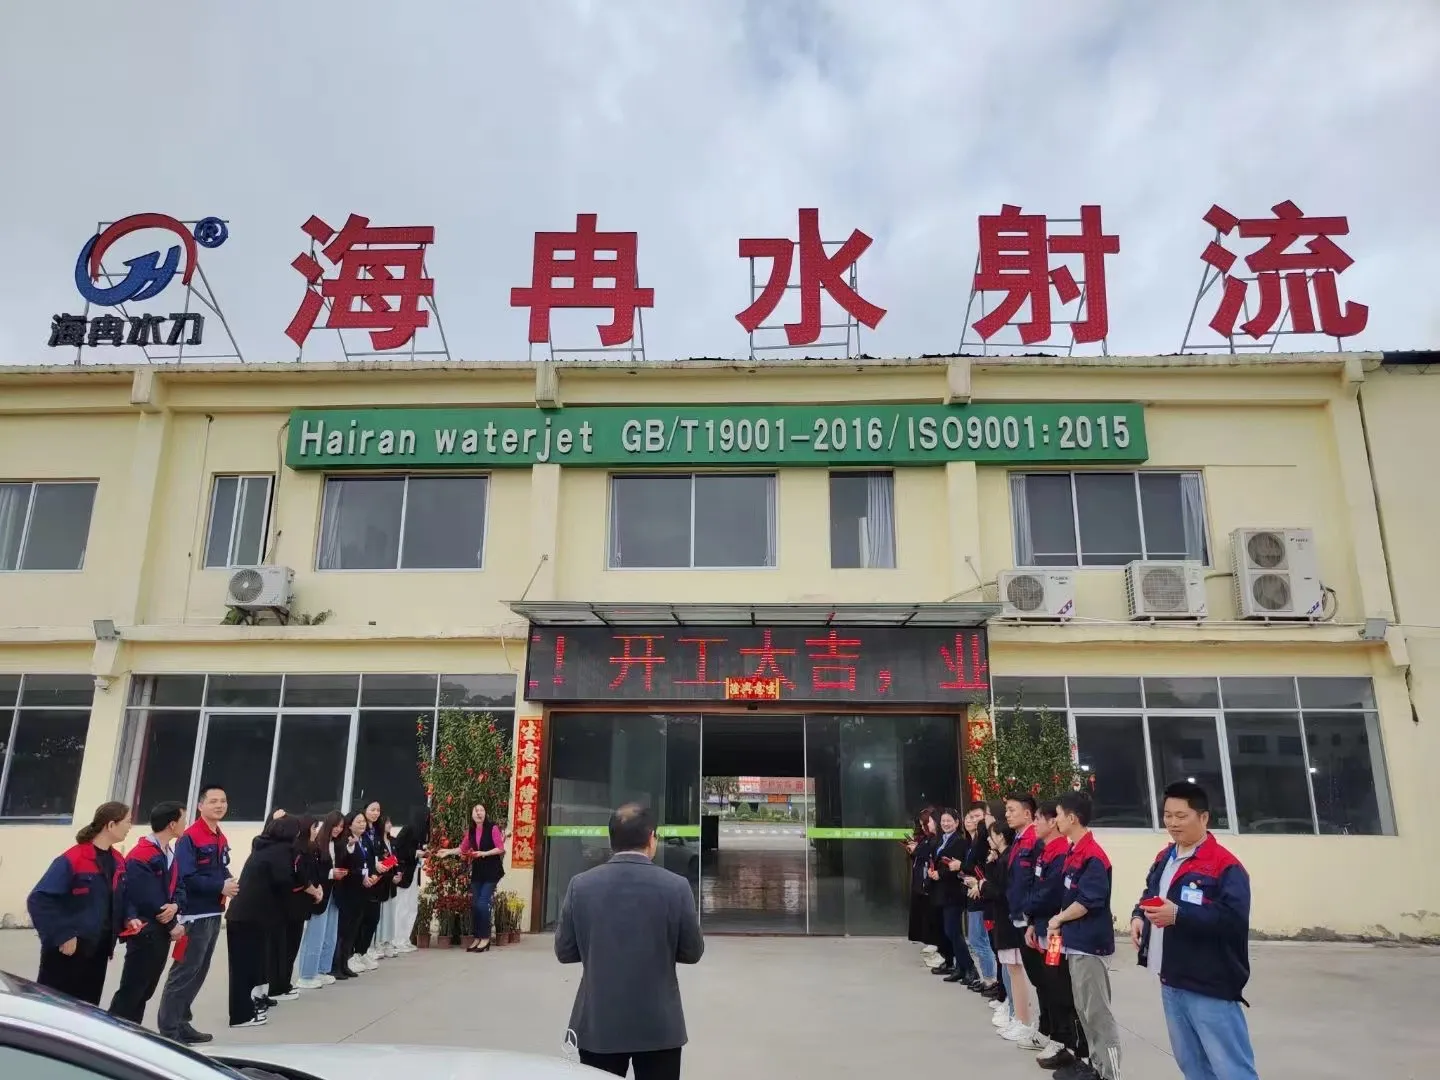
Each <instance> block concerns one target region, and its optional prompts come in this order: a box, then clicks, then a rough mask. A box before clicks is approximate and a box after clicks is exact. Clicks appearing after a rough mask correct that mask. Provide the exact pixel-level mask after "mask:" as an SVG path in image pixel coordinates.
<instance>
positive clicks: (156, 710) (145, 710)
mask: <svg viewBox="0 0 1440 1080" xmlns="http://www.w3.org/2000/svg"><path fill="white" fill-rule="evenodd" d="M86 680H87V685H88V682H89V677H88V676H87V677H86ZM5 686H6V684H5V682H4V679H3V677H0V710H4V711H0V716H3V717H8V716H9V711H8V710H5V706H6V705H7V704H11V705H13V694H12V699H11V700H9V701H8V702H7V699H6V698H5ZM43 689H44V687H43V686H40V685H38V684H37V692H38V691H39V690H43ZM515 689H516V679H515V676H514V675H508V674H507V675H438V676H437V675H399V674H396V675H354V674H339V675H323V674H315V675H310V674H296V675H208V676H207V675H153V676H137V677H136V678H135V679H134V680H133V682H132V685H131V696H130V707H129V709H128V710H127V719H126V724H125V737H124V744H123V748H122V751H121V775H120V777H119V780H118V782H117V785H116V791H115V795H116V797H117V798H120V799H123V800H125V801H127V802H131V803H133V804H134V805H135V806H136V807H137V808H138V809H137V813H142V814H143V813H148V812H149V807H152V806H154V805H155V804H156V803H157V802H161V801H164V800H168V799H174V800H177V801H180V802H185V803H192V802H193V801H194V798H195V795H196V794H197V792H196V786H197V785H198V784H200V783H202V782H213V783H218V784H220V785H222V786H223V787H224V788H225V789H226V793H227V794H228V795H229V798H230V820H232V821H238V822H253V821H263V820H265V819H267V818H268V817H269V816H270V814H271V813H273V812H274V810H275V809H276V808H284V809H286V810H288V811H290V812H291V813H297V814H298V813H309V814H319V813H324V812H326V811H328V810H332V809H337V808H344V807H347V806H352V805H359V804H360V803H361V802H362V801H363V802H369V801H370V800H371V799H378V800H380V802H381V804H382V805H383V806H384V807H385V808H386V809H387V811H389V813H390V814H391V816H392V819H393V820H394V821H395V822H396V823H397V824H401V823H404V822H406V821H408V820H409V819H410V817H411V815H412V814H413V813H414V812H415V811H417V810H421V809H423V808H424V807H425V788H424V785H423V784H422V783H421V782H420V774H419V768H418V763H419V759H418V744H419V742H420V740H421V739H423V740H425V741H426V742H427V743H428V744H430V745H431V746H432V747H433V745H434V733H435V717H436V711H437V709H451V708H453V709H462V710H465V711H469V712H477V713H487V714H489V715H490V716H492V717H494V719H495V723H496V726H497V727H499V728H500V730H501V731H502V732H503V733H504V735H505V737H506V738H507V739H510V738H513V731H514V716H515ZM60 704H64V702H63V701H61V702H60ZM22 711H23V710H22ZM6 722H8V720H7V721H6ZM82 736H83V732H82ZM77 777H78V765H77Z"/></svg>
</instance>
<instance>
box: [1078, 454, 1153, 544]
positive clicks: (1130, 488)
mask: <svg viewBox="0 0 1440 1080" xmlns="http://www.w3.org/2000/svg"><path fill="white" fill-rule="evenodd" d="M1075 514H1076V517H1078V518H1079V520H1080V558H1081V561H1082V563H1083V564H1084V565H1085V566H1123V565H1125V564H1126V563H1128V562H1133V561H1135V560H1136V559H1142V558H1144V555H1143V553H1142V550H1141V546H1140V511H1139V503H1138V502H1137V501H1136V498H1135V474H1134V473H1076V474H1075Z"/></svg>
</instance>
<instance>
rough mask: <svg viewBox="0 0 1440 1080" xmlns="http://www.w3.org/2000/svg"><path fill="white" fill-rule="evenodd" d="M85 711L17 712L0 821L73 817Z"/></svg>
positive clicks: (86, 719)
mask: <svg viewBox="0 0 1440 1080" xmlns="http://www.w3.org/2000/svg"><path fill="white" fill-rule="evenodd" d="M89 729H90V710H89V709H20V710H19V711H18V712H17V713H16V714H15V718H14V728H13V732H14V734H13V736H12V738H11V739H10V745H9V746H8V747H7V748H6V753H7V755H8V757H9V759H10V761H9V766H10V767H9V772H8V775H7V776H6V777H5V790H4V792H3V798H0V818H68V817H71V816H72V815H73V814H74V813H75V795H76V792H77V791H79V788H80V766H81V764H82V762H83V761H84V760H85V735H86V732H88V731H89Z"/></svg>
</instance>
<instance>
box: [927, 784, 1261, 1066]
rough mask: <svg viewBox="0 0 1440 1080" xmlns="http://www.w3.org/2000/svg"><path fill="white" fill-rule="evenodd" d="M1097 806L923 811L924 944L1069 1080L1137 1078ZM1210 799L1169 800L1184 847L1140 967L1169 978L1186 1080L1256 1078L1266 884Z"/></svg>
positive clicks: (1159, 864) (1149, 889) (1159, 882)
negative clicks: (1094, 820) (1118, 995)
mask: <svg viewBox="0 0 1440 1080" xmlns="http://www.w3.org/2000/svg"><path fill="white" fill-rule="evenodd" d="M1091 814H1092V804H1091V800H1090V797H1089V796H1088V795H1086V794H1084V793H1082V792H1068V793H1066V794H1064V795H1062V796H1060V797H1059V798H1058V799H1056V800H1054V801H1047V802H1038V803H1037V801H1036V800H1035V799H1034V798H1033V797H1032V796H1030V795H1029V794H1026V793H1023V792H1016V793H1012V794H1010V795H1008V796H1006V798H1005V799H1004V800H1003V801H1001V802H997V803H985V802H974V803H971V804H970V805H969V806H968V807H967V808H966V811H965V814H964V815H963V817H962V816H961V814H960V813H959V811H958V810H955V809H951V808H948V807H943V808H942V807H927V808H925V809H924V810H922V811H921V813H920V814H919V816H918V818H917V820H916V827H915V834H914V836H913V837H912V838H911V839H910V840H909V841H907V842H906V844H905V846H906V850H907V851H908V852H909V853H910V856H911V875H912V876H911V884H912V889H911V910H910V939H911V940H912V941H915V942H918V943H920V944H921V945H923V946H924V951H925V955H926V962H927V964H928V965H929V967H930V969H931V971H932V972H933V973H934V974H935V975H937V976H940V977H942V978H943V979H944V981H945V982H948V983H960V984H963V985H965V986H967V987H968V988H969V989H970V990H973V991H974V992H976V993H977V994H979V995H980V996H981V997H982V998H984V999H985V1000H987V1001H988V1002H989V1003H990V1005H991V1007H992V1009H993V1010H994V1016H993V1017H992V1020H991V1022H992V1024H993V1025H994V1026H995V1027H996V1029H997V1034H998V1035H999V1036H1000V1037H1001V1038H1003V1039H1006V1040H1008V1041H1009V1042H1012V1043H1014V1044H1015V1045H1016V1046H1018V1047H1019V1048H1020V1049H1022V1050H1029V1051H1035V1052H1037V1058H1036V1061H1037V1064H1039V1066H1040V1067H1041V1068H1042V1069H1047V1070H1053V1071H1054V1073H1055V1076H1056V1077H1057V1078H1059V1080H1093V1078H1095V1077H1100V1078H1103V1080H1121V1075H1122V1074H1121V1055H1120V1040H1119V1029H1118V1026H1117V1025H1116V1022H1115V1017H1114V1015H1113V1013H1112V1012H1111V1008H1110V976H1109V961H1108V958H1109V957H1110V956H1111V955H1113V954H1114V952H1115V928H1114V923H1113V919H1112V914H1111V889H1112V885H1113V881H1112V870H1111V866H1110V860H1109V858H1108V857H1107V856H1106V854H1105V851H1104V850H1103V849H1102V848H1101V846H1100V844H1099V843H1098V841H1097V840H1096V838H1095V834H1094V833H1093V832H1091V831H1090V820H1091ZM1209 821H1210V804H1209V799H1208V797H1207V795H1206V793H1205V791H1204V789H1202V788H1200V787H1199V786H1197V785H1195V784H1192V783H1187V782H1181V783H1176V784H1172V785H1170V787H1168V788H1167V789H1166V790H1165V808H1164V823H1165V828H1166V830H1167V832H1168V833H1169V834H1170V838H1171V841H1172V842H1171V843H1170V844H1168V845H1167V846H1166V847H1165V848H1164V849H1163V850H1162V851H1161V852H1160V854H1159V855H1158V856H1157V857H1156V860H1155V863H1154V865H1153V866H1152V867H1151V869H1150V873H1149V874H1148V876H1147V878H1146V882H1145V887H1144V889H1143V891H1142V893H1141V895H1140V898H1139V901H1138V902H1137V904H1136V905H1135V907H1134V909H1133V910H1132V912H1131V917H1130V923H1129V933H1130V939H1131V941H1132V943H1133V944H1134V945H1135V947H1136V948H1137V949H1138V950H1139V958H1140V964H1141V966H1143V967H1146V968H1148V969H1149V970H1150V971H1151V972H1153V973H1154V974H1156V975H1157V976H1158V977H1159V979H1160V982H1161V984H1162V998H1163V1002H1164V1008H1165V1019H1166V1025H1167V1028H1168V1030H1169V1035H1170V1043H1171V1049H1172V1052H1173V1053H1174V1055H1175V1060H1176V1063H1177V1064H1178V1065H1179V1067H1180V1070H1181V1072H1182V1074H1183V1075H1184V1076H1185V1077H1186V1080H1215V1078H1217V1077H1224V1078H1225V1080H1256V1072H1255V1056H1254V1052H1253V1050H1252V1048H1251V1044H1250V1033H1249V1029H1248V1027H1247V1025H1246V1021H1245V1016H1244V1014H1243V1012H1242V1011H1241V1006H1242V1005H1243V1004H1246V1003H1245V1001H1244V998H1243V996H1242V995H1243V992H1244V989H1245V984H1246V982H1248V980H1249V976H1250V959H1249V945H1248V940H1249V929H1250V881H1249V876H1248V875H1247V874H1246V872H1245V868H1244V867H1243V866H1242V865H1241V864H1240V861H1239V860H1238V859H1236V858H1235V856H1234V855H1233V854H1231V853H1230V852H1229V851H1227V850H1226V849H1225V848H1223V847H1221V845H1220V844H1219V842H1218V841H1217V840H1216V839H1215V837H1214V836H1213V835H1211V834H1210V832H1209Z"/></svg>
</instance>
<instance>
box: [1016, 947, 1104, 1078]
mask: <svg viewBox="0 0 1440 1080" xmlns="http://www.w3.org/2000/svg"><path fill="white" fill-rule="evenodd" d="M1029 951H1030V952H1034V951H1035V950H1034V949H1031V950H1029ZM1040 958H1041V959H1040V967H1039V969H1038V970H1037V972H1036V975H1033V976H1031V978H1030V981H1031V982H1032V983H1034V984H1035V993H1036V994H1038V995H1040V1000H1041V1002H1042V1004H1041V1009H1042V1010H1043V1009H1045V1005H1044V1004H1043V1003H1044V1002H1046V1001H1048V1002H1049V1010H1048V1012H1049V1030H1048V1031H1045V1032H1042V1034H1044V1035H1046V1036H1048V1037H1049V1038H1052V1039H1054V1040H1055V1041H1056V1042H1058V1043H1060V1044H1061V1045H1062V1046H1064V1047H1066V1048H1067V1049H1069V1050H1070V1052H1071V1053H1073V1054H1074V1055H1075V1056H1076V1057H1082V1058H1084V1057H1089V1056H1090V1047H1089V1045H1088V1044H1087V1043H1086V1042H1085V1030H1084V1029H1083V1028H1082V1027H1081V1026H1080V1014H1079V1013H1078V1012H1076V1010H1075V989H1074V987H1072V986H1071V985H1070V958H1069V957H1068V956H1061V957H1060V963H1059V964H1058V965H1056V966H1055V967H1051V966H1050V965H1049V964H1047V963H1045V959H1044V954H1043V953H1042V954H1040Z"/></svg>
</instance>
